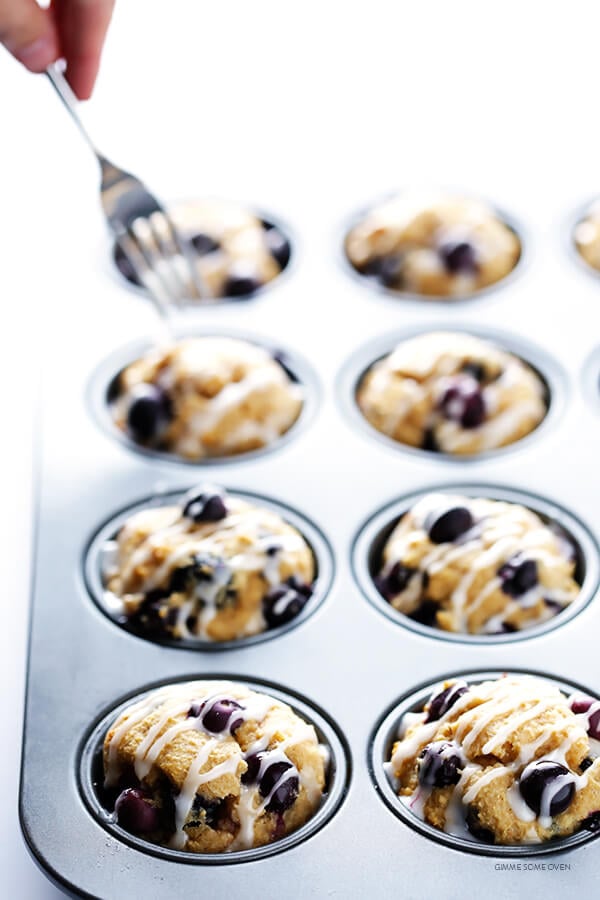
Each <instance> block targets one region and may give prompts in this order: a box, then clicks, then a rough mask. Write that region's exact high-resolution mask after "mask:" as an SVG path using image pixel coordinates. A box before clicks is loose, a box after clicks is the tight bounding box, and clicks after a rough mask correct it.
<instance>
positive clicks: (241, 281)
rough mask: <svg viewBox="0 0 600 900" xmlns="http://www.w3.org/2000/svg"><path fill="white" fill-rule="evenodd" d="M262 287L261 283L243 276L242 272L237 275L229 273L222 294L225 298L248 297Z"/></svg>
mask: <svg viewBox="0 0 600 900" xmlns="http://www.w3.org/2000/svg"><path fill="white" fill-rule="evenodd" d="M259 287H262V285H261V282H260V281H258V279H257V278H255V277H254V276H253V275H245V274H244V273H243V272H240V273H238V274H236V273H234V272H230V273H229V277H228V278H227V280H226V281H225V284H224V285H223V294H224V296H225V297H248V296H250V294H253V293H254V292H255V291H257V290H258V289H259Z"/></svg>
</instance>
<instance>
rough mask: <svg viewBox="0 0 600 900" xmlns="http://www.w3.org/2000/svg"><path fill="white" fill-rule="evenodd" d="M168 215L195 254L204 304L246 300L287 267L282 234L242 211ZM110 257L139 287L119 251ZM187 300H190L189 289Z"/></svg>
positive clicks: (216, 208)
mask: <svg viewBox="0 0 600 900" xmlns="http://www.w3.org/2000/svg"><path fill="white" fill-rule="evenodd" d="M170 215H171V218H172V220H173V222H174V223H175V225H176V226H177V228H178V230H179V232H180V233H181V234H182V235H184V237H186V238H188V240H189V241H190V244H191V247H192V249H193V250H194V251H195V253H196V266H197V270H198V276H199V282H200V285H201V288H202V299H203V300H210V299H218V298H222V297H235V298H239V299H242V298H244V297H249V296H251V295H252V294H254V293H255V292H256V291H257V290H258V289H259V288H261V287H263V286H264V285H265V284H267V283H268V282H270V281H272V280H273V279H274V278H276V277H277V276H278V275H279V274H280V272H282V271H283V269H285V268H286V266H287V265H288V263H289V261H290V256H291V249H290V243H289V241H288V239H287V238H286V236H285V235H284V234H283V232H282V231H281V230H280V229H279V228H278V227H276V226H275V225H273V224H272V223H271V222H268V221H266V220H264V219H259V218H257V217H256V216H255V215H253V214H252V213H251V212H250V211H249V210H247V209H245V208H244V207H243V206H238V205H237V204H235V203H228V202H227V201H224V200H198V201H190V202H188V203H182V204H179V205H177V206H174V207H173V208H172V209H171V210H170ZM158 227H159V229H160V223H158ZM165 238H166V239H168V235H165ZM114 255H115V262H116V264H117V266H118V268H119V270H120V271H121V273H122V274H123V275H124V276H125V278H127V279H128V281H131V282H132V283H133V284H139V282H138V281H137V278H136V276H135V273H134V271H133V269H132V267H131V264H130V263H129V261H128V259H127V257H126V256H125V255H124V253H123V252H122V251H121V250H120V249H119V247H118V246H117V247H116V248H115V254H114ZM190 296H191V297H193V296H195V293H194V290H193V286H192V285H190Z"/></svg>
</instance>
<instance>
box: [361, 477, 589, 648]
mask: <svg viewBox="0 0 600 900" xmlns="http://www.w3.org/2000/svg"><path fill="white" fill-rule="evenodd" d="M429 493H450V494H463V495H465V496H467V497H483V498H485V499H490V500H504V501H506V502H508V503H518V504H520V505H521V506H525V507H527V508H528V509H530V510H532V512H535V513H537V514H538V515H539V516H540V517H541V518H542V519H543V520H544V521H548V522H550V523H556V524H557V525H559V526H560V527H561V528H563V529H564V531H565V532H566V534H567V536H568V537H569V538H571V540H572V541H573V544H574V546H575V552H576V578H577V580H578V582H579V583H580V585H581V590H580V592H579V595H578V596H577V598H576V599H575V600H574V601H573V602H572V603H570V604H569V606H567V607H565V609H564V610H563V611H562V612H560V613H558V614H557V615H555V616H552V618H550V619H548V620H547V621H546V622H543V623H542V624H540V625H534V626H532V627H531V628H524V629H523V630H522V631H515V632H512V633H509V634H490V635H481V634H463V633H455V632H451V631H444V630H443V629H441V628H434V627H429V626H427V625H423V624H421V623H419V622H416V621H414V620H413V619H411V618H410V616H407V615H405V614H404V613H401V612H400V611H399V610H397V609H395V608H394V607H393V606H392V604H391V603H388V601H387V600H386V599H385V598H384V597H383V596H382V594H381V593H380V592H379V591H378V590H377V587H376V586H375V583H374V580H373V579H374V576H375V575H376V574H378V571H379V565H380V560H381V553H382V551H383V548H384V545H385V542H386V541H387V539H388V537H389V536H390V534H391V533H392V531H393V529H394V528H395V526H396V525H397V524H398V522H399V520H400V519H401V518H402V516H403V515H404V514H405V513H407V512H408V511H409V509H410V508H411V507H412V506H413V505H414V504H415V503H417V502H418V501H419V500H420V499H421V498H422V497H424V496H425V495H426V494H429ZM352 565H353V568H354V573H355V577H356V580H357V582H358V584H359V585H360V587H361V588H362V591H363V593H364V595H365V597H366V598H367V600H368V601H369V602H370V603H371V604H372V605H373V606H374V607H375V609H377V610H378V611H379V612H381V613H383V615H385V616H387V617H388V618H389V619H391V620H392V621H393V622H396V623H397V624H398V625H401V626H403V627H404V628H409V629H410V630H411V631H414V632H416V633H417V634H420V635H422V636H423V637H427V638H434V639H438V640H444V641H451V642H453V643H458V644H480V645H483V646H485V645H487V644H511V643H513V642H514V641H523V640H528V639H530V638H535V637H539V636H540V635H543V634H546V633H547V632H549V631H552V630H553V629H554V628H560V627H561V626H562V625H565V624H566V623H567V622H569V621H571V620H572V619H573V618H574V617H575V616H577V615H578V614H579V613H580V612H581V611H582V610H584V609H585V607H586V606H587V605H588V603H590V602H591V601H592V598H593V597H595V595H596V592H597V590H598V582H599V579H600V562H599V550H598V545H597V543H596V541H595V540H594V538H593V537H592V535H591V534H590V532H589V531H588V529H587V528H586V527H585V525H584V524H583V523H582V522H580V521H579V520H578V519H576V518H575V517H574V516H572V515H571V514H570V513H569V512H567V510H566V509H563V508H562V507H561V506H558V505H557V504H555V503H552V502H551V501H549V500H545V499H543V498H542V497H536V496H534V495H533V494H529V493H526V492H525V491H517V490H512V489H510V488H506V487H499V486H496V485H493V484H473V483H467V484H451V485H447V484H444V485H432V486H431V487H427V488H426V489H423V490H421V491H416V492H414V493H412V494H409V495H408V496H405V497H402V498H400V499H399V500H396V501H395V502H393V503H391V504H389V505H388V506H386V507H385V508H384V509H382V510H379V512H376V513H375V514H374V515H373V516H372V517H371V518H370V519H369V520H368V522H366V523H365V524H364V526H363V527H362V528H361V529H360V531H359V533H358V535H357V536H356V539H355V541H354V546H353V549H352Z"/></svg>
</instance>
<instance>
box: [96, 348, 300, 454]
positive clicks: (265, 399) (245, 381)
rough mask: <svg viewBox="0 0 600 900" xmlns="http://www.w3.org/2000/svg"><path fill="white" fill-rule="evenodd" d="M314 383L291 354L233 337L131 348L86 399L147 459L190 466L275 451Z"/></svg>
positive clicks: (292, 429) (109, 365) (108, 365)
mask: <svg viewBox="0 0 600 900" xmlns="http://www.w3.org/2000/svg"><path fill="white" fill-rule="evenodd" d="M316 394H317V381H316V376H315V375H314V373H313V371H312V369H311V368H310V367H309V366H308V364H307V363H305V362H304V361H303V360H302V359H300V358H299V357H298V356H297V355H296V354H295V353H288V352H287V351H286V350H283V349H281V348H279V347H271V346H269V345H268V344H263V343H261V342H259V341H257V340H254V339H251V338H246V337H245V336H244V337H240V336H238V335H237V333H225V334H221V333H220V334H217V335H206V334H203V335H187V336H185V337H178V338H176V339H174V340H173V341H172V342H171V343H170V344H168V345H166V346H162V345H161V346H159V347H149V346H148V345H147V344H138V345H135V346H132V347H128V348H125V349H124V350H121V351H119V352H118V353H116V354H114V355H113V356H111V357H110V358H109V359H108V360H106V361H105V362H104V363H103V365H102V366H101V367H100V368H99V369H98V370H97V372H96V373H95V375H94V376H93V379H92V382H91V386H90V392H89V395H90V396H89V399H90V405H91V408H92V412H93V414H94V416H95V418H96V419H97V420H98V422H99V424H101V425H102V426H103V427H104V429H105V430H107V431H109V433H110V434H111V435H112V436H114V437H117V438H119V439H120V441H122V442H123V443H125V444H126V445H127V446H129V447H130V448H131V449H136V450H137V451H138V452H141V453H143V454H145V455H147V456H154V457H159V458H161V459H164V460H171V461H173V462H175V461H177V462H185V463H191V464H207V463H208V464H210V463H211V462H217V463H223V462H227V461H229V460H235V461H240V460H242V459H249V458H252V457H253V456H255V455H256V454H258V453H259V452H264V451H266V450H271V449H273V448H275V447H280V446H282V444H283V443H284V442H285V441H287V440H289V439H290V437H291V436H292V435H293V434H297V433H298V430H299V429H300V427H301V425H303V424H306V422H307V421H308V419H309V418H310V416H311V415H312V412H314V409H315V405H316V404H315V400H316Z"/></svg>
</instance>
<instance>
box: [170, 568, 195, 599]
mask: <svg viewBox="0 0 600 900" xmlns="http://www.w3.org/2000/svg"><path fill="white" fill-rule="evenodd" d="M193 583H194V566H193V565H189V566H179V568H177V569H173V572H172V574H171V578H170V580H169V593H170V594H181V593H183V594H185V593H187V591H188V590H189V588H190V586H191V585H192V584H193Z"/></svg>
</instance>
